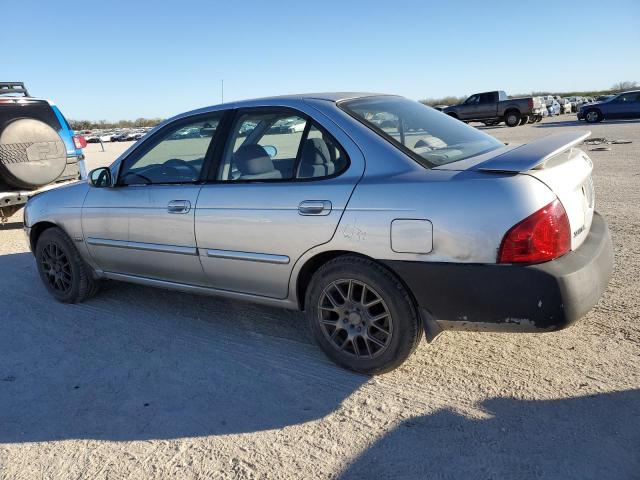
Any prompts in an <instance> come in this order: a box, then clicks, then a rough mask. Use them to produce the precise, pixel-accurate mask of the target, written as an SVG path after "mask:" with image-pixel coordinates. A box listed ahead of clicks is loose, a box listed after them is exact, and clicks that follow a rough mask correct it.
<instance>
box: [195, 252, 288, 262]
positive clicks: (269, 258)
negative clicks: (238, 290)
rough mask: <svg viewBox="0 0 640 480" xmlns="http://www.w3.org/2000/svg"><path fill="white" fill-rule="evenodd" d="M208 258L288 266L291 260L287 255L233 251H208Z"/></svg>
mask: <svg viewBox="0 0 640 480" xmlns="http://www.w3.org/2000/svg"><path fill="white" fill-rule="evenodd" d="M207 257H212V258H225V259H228V260H246V261H248V262H259V263H275V264H277V265H286V264H288V263H289V261H290V259H289V257H287V256H286V255H273V254H269V253H252V252H236V251H233V250H216V249H208V250H207Z"/></svg>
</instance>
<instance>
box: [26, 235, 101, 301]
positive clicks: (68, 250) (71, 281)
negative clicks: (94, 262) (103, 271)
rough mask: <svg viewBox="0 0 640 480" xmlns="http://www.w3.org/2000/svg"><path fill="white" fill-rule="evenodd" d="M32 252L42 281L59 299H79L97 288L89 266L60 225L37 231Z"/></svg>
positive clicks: (81, 299) (94, 291)
mask: <svg viewBox="0 0 640 480" xmlns="http://www.w3.org/2000/svg"><path fill="white" fill-rule="evenodd" d="M35 255H36V262H37V267H38V273H39V274H40V279H41V280H42V283H44V286H45V287H46V289H47V290H48V292H49V293H50V294H51V295H52V296H53V297H54V298H55V299H56V300H58V301H59V302H63V303H79V302H82V301H84V300H86V299H87V298H89V297H91V296H93V295H95V293H96V292H97V290H98V281H97V280H96V279H94V278H93V271H92V269H91V267H89V265H87V264H86V263H85V261H84V260H83V259H82V257H81V256H80V253H79V252H78V250H77V249H76V247H75V245H74V244H73V242H72V241H71V239H70V238H69V237H68V236H67V234H66V233H64V231H62V230H61V229H60V228H58V227H52V228H49V229H47V230H45V231H44V232H43V233H42V235H40V238H38V242H37V244H36V248H35Z"/></svg>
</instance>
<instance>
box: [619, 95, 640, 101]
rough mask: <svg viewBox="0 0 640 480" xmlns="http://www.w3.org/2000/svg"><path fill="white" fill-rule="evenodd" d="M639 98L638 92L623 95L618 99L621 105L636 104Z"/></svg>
mask: <svg viewBox="0 0 640 480" xmlns="http://www.w3.org/2000/svg"><path fill="white" fill-rule="evenodd" d="M638 97H640V93H636V92H630V93H623V94H622V95H620V96H619V97H618V101H619V102H620V103H630V102H636V101H637V100H638Z"/></svg>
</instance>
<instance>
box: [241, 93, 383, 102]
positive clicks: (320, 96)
mask: <svg viewBox="0 0 640 480" xmlns="http://www.w3.org/2000/svg"><path fill="white" fill-rule="evenodd" d="M378 95H386V94H384V93H373V92H320V93H298V94H289V95H276V96H271V97H261V98H254V99H248V100H241V101H238V102H235V103H237V104H240V103H245V102H246V103H251V102H253V101H256V100H260V101H263V100H283V99H287V100H305V99H313V100H326V101H329V102H340V101H342V100H349V99H352V98H361V97H373V96H378Z"/></svg>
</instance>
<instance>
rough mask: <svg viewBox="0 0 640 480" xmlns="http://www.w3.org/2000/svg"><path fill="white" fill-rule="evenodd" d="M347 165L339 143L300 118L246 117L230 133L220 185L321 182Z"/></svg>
mask: <svg viewBox="0 0 640 480" xmlns="http://www.w3.org/2000/svg"><path fill="white" fill-rule="evenodd" d="M347 163H348V161H347V156H346V154H345V153H344V150H343V149H342V148H341V147H340V146H338V144H337V143H336V141H335V140H333V138H332V137H330V136H329V135H328V134H327V133H325V132H324V131H323V130H322V129H320V128H319V127H317V126H315V125H313V124H311V123H310V121H309V120H308V119H307V118H305V117H303V116H302V115H301V114H295V113H293V112H292V111H290V110H282V111H277V110H274V111H269V112H265V111H262V112H247V113H242V114H240V116H239V117H238V118H237V119H236V121H235V122H234V125H233V127H232V129H231V134H230V137H229V142H228V144H227V147H226V151H225V153H224V155H223V158H222V162H221V168H220V170H219V173H218V180H222V181H248V180H253V181H262V180H270V181H272V180H293V179H304V178H321V177H326V176H330V175H333V174H336V173H339V172H341V171H342V170H343V169H344V168H345V167H346V165H347Z"/></svg>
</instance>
